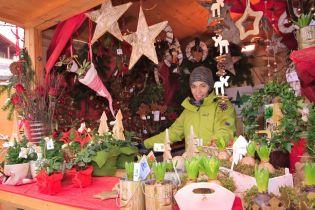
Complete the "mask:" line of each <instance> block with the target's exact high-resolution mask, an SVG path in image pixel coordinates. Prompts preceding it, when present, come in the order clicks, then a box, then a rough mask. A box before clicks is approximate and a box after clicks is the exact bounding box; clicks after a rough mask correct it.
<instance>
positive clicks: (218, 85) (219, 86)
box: [214, 76, 230, 96]
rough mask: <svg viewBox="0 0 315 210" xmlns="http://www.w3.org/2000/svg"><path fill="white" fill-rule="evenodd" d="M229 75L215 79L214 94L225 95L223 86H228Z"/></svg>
mask: <svg viewBox="0 0 315 210" xmlns="http://www.w3.org/2000/svg"><path fill="white" fill-rule="evenodd" d="M229 78H230V76H225V77H223V76H220V81H216V82H215V83H214V89H215V94H216V95H217V96H219V95H221V96H224V95H225V91H224V87H228V86H229V83H228V82H227V81H228V80H229ZM219 90H220V93H221V94H219Z"/></svg>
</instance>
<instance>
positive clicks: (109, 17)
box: [87, 0, 132, 44]
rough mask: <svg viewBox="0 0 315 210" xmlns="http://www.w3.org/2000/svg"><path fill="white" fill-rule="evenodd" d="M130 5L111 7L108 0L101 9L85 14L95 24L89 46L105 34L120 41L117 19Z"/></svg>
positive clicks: (129, 3)
mask: <svg viewBox="0 0 315 210" xmlns="http://www.w3.org/2000/svg"><path fill="white" fill-rule="evenodd" d="M131 5H132V3H131V2H128V3H126V4H122V5H119V6H115V7H113V5H112V2H111V1H110V0H108V1H106V2H104V3H103V4H102V6H101V9H99V10H96V11H93V12H89V13H87V16H88V17H89V18H90V19H91V20H92V21H94V22H96V28H95V31H94V35H93V38H92V41H91V44H93V43H94V42H96V40H98V39H99V38H100V37H101V36H102V35H103V34H105V33H106V32H109V33H111V34H112V35H113V36H115V37H116V38H117V39H119V40H120V41H122V40H123V37H122V34H121V31H120V29H119V25H118V22H117V21H118V19H119V18H120V17H121V16H122V15H123V14H124V13H125V12H126V10H127V9H128V8H129V7H130V6H131Z"/></svg>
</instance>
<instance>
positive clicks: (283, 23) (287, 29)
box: [278, 8, 298, 34]
mask: <svg viewBox="0 0 315 210" xmlns="http://www.w3.org/2000/svg"><path fill="white" fill-rule="evenodd" d="M293 10H294V13H295V15H296V16H297V15H298V14H297V9H296V8H294V9H293ZM278 28H279V31H280V32H281V33H283V34H289V33H292V32H293V31H294V30H295V29H296V27H295V26H294V24H293V22H292V21H291V22H289V19H288V14H287V11H284V12H283V13H282V14H281V15H280V17H279V20H278Z"/></svg>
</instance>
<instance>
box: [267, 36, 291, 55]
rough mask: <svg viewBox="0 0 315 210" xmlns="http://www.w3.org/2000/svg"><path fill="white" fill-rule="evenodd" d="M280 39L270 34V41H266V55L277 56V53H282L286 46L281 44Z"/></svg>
mask: <svg viewBox="0 0 315 210" xmlns="http://www.w3.org/2000/svg"><path fill="white" fill-rule="evenodd" d="M281 40H282V37H280V36H279V37H278V36H277V35H276V34H275V33H273V34H272V36H271V39H270V40H267V42H268V43H267V46H266V51H267V52H268V53H274V54H277V53H279V52H282V51H283V50H286V49H287V48H286V46H285V45H284V44H282V42H281Z"/></svg>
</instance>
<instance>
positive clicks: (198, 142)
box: [196, 139, 203, 147]
mask: <svg viewBox="0 0 315 210" xmlns="http://www.w3.org/2000/svg"><path fill="white" fill-rule="evenodd" d="M196 142H197V147H202V146H203V140H202V139H196Z"/></svg>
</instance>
